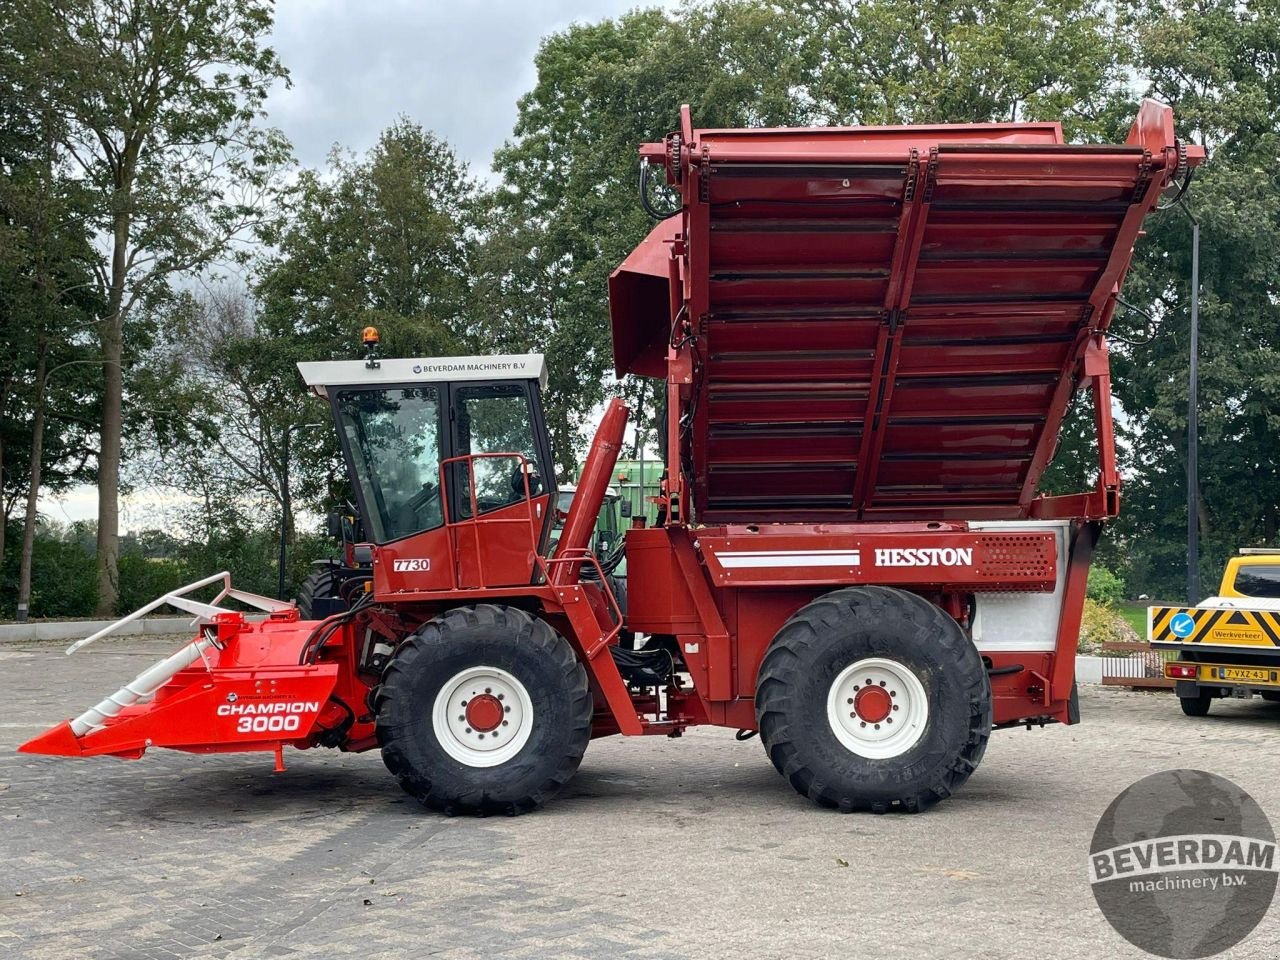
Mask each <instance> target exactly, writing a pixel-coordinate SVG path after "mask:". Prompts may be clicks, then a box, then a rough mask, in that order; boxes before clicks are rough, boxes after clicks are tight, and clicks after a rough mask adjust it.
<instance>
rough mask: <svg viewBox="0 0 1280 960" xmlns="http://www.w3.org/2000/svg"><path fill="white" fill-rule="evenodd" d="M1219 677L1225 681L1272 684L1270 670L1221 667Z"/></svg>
mask: <svg viewBox="0 0 1280 960" xmlns="http://www.w3.org/2000/svg"><path fill="white" fill-rule="evenodd" d="M1218 676H1219V677H1220V678H1221V679H1223V680H1239V681H1242V682H1244V683H1270V682H1271V671H1270V670H1250V669H1248V668H1246V667H1219V668H1218Z"/></svg>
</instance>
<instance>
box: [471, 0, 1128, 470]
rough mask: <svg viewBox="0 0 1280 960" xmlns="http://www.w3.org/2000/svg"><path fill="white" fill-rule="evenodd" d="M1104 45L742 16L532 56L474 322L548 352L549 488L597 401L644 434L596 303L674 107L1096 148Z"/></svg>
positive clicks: (966, 12)
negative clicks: (1082, 142) (1070, 141)
mask: <svg viewBox="0 0 1280 960" xmlns="http://www.w3.org/2000/svg"><path fill="white" fill-rule="evenodd" d="M1113 34H1114V29H1113V27H1112V25H1111V23H1110V21H1109V19H1108V16H1107V11H1106V8H1105V7H1104V6H1103V5H1101V4H1099V3H1095V2H1086V0H1055V2H1053V3H1043V2H1032V0H980V2H976V3H968V4H962V5H961V4H955V3H950V2H946V0H929V2H925V3H923V4H922V3H920V2H919V0H868V2H858V3H854V2H847V0H782V2H774V3H766V2H759V0H747V2H712V3H703V4H690V5H688V6H685V7H682V8H680V9H679V10H678V11H676V12H675V13H672V14H668V13H665V12H662V11H655V10H648V11H640V12H636V13H631V14H627V15H625V16H622V17H620V18H618V19H617V20H606V21H602V22H600V23H595V24H589V25H576V26H573V27H570V28H569V29H567V30H566V31H564V32H563V33H559V34H555V35H553V36H551V37H548V38H547V39H546V40H544V41H543V44H542V47H541V49H540V50H539V52H538V55H537V58H536V65H537V68H538V81H537V84H536V85H535V87H534V88H533V90H532V91H530V92H529V93H528V94H526V95H525V96H524V97H522V98H521V100H520V103H519V115H518V118H517V121H516V127H515V131H514V134H513V136H512V138H511V139H510V140H509V141H508V142H507V144H506V145H504V147H503V148H502V149H501V150H500V151H498V153H497V155H496V157H495V161H494V169H495V170H496V171H497V172H498V173H499V174H500V176H501V177H502V186H501V189H500V190H499V191H498V192H497V193H496V195H495V197H494V200H493V203H494V210H493V214H492V215H493V216H494V218H495V220H494V222H495V224H496V226H491V227H490V228H489V229H488V230H487V232H486V237H487V239H486V243H485V246H484V249H483V251H482V252H481V254H480V257H479V259H478V263H479V270H478V275H477V281H476V287H475V289H476V292H477V306H476V308H475V310H474V312H475V315H476V316H477V318H483V320H484V321H485V322H487V323H488V324H489V325H490V330H491V336H492V338H493V339H494V340H495V341H496V342H497V343H498V344H500V345H503V346H505V347H507V348H518V349H526V348H531V347H533V348H537V349H540V350H542V351H544V352H545V353H547V354H548V358H549V365H550V370H551V375H550V389H549V396H548V403H547V406H548V421H549V424H550V427H551V430H552V433H553V437H554V439H555V445H556V449H557V456H558V458H559V460H560V463H559V466H560V469H561V471H562V473H564V474H571V473H572V472H573V470H574V469H575V468H576V453H577V451H578V450H579V449H580V448H581V446H582V443H583V440H582V437H581V434H580V425H581V424H582V422H583V420H584V419H585V418H586V416H587V415H588V414H589V412H590V411H591V410H593V409H595V408H596V407H597V406H598V405H599V403H600V402H601V401H602V399H603V398H604V396H605V394H606V393H607V392H609V391H611V390H616V391H620V392H622V393H624V394H626V395H628V396H629V397H630V398H631V399H632V401H633V405H635V403H636V402H639V403H640V404H641V405H642V410H641V411H640V413H641V419H642V421H648V422H651V421H652V418H653V413H654V411H653V408H652V407H651V406H649V404H651V403H652V400H651V399H650V396H651V394H650V395H648V396H646V395H645V394H643V393H642V386H641V385H640V384H634V383H623V384H619V385H614V384H612V383H611V378H610V376H609V373H608V371H609V368H610V367H611V363H610V349H609V337H608V329H609V328H608V322H607V305H606V299H605V290H606V280H607V277H608V275H609V273H610V271H612V270H613V269H614V268H615V267H616V266H617V265H618V263H619V262H620V261H621V260H622V259H623V258H624V257H625V256H626V255H627V254H628V253H629V252H630V250H631V249H632V248H633V247H634V245H635V244H636V243H637V242H638V241H639V240H640V239H642V238H643V237H644V235H645V233H646V232H647V231H648V229H649V228H650V227H651V226H652V222H651V221H650V220H649V219H648V218H647V217H646V216H645V214H644V213H643V212H642V211H641V209H640V206H639V204H638V203H637V201H636V172H637V158H636V146H637V144H639V143H641V142H644V141H649V140H656V139H659V138H661V137H662V136H663V135H664V134H665V133H666V132H667V131H668V130H671V129H672V128H673V127H674V126H675V124H676V122H677V117H678V110H679V107H680V104H681V103H689V104H690V106H691V109H692V114H693V118H694V123H695V125H696V126H699V127H716V126H760V125H784V126H785V125H801V124H825V123H851V122H857V123H904V122H937V121H941V120H950V121H988V120H1007V119H1011V118H1012V119H1020V120H1023V119H1045V118H1049V119H1061V118H1062V117H1063V116H1064V115H1065V116H1066V118H1067V125H1068V129H1069V132H1070V133H1071V134H1072V135H1074V136H1077V137H1096V136H1101V135H1103V134H1104V133H1106V134H1109V133H1110V132H1111V126H1112V124H1113V114H1116V113H1118V112H1120V108H1119V107H1118V106H1117V104H1118V103H1120V102H1121V101H1122V100H1123V99H1124V98H1122V97H1121V96H1120V94H1119V92H1118V91H1119V88H1120V80H1121V79H1122V78H1123V69H1122V66H1121V64H1120V63H1119V61H1118V59H1117V54H1118V51H1119V50H1120V46H1119V45H1118V44H1117V43H1116V42H1115V41H1114V39H1113ZM925 78H927V80H926V79H925ZM1125 109H1127V107H1125ZM651 430H652V428H651V427H650V428H649V432H650V435H651Z"/></svg>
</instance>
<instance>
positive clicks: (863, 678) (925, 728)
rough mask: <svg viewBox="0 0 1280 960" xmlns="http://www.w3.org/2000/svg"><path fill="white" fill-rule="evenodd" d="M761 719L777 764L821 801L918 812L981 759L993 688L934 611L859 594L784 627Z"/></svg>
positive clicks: (966, 646) (837, 596)
mask: <svg viewBox="0 0 1280 960" xmlns="http://www.w3.org/2000/svg"><path fill="white" fill-rule="evenodd" d="M868 680H870V681H871V682H870V684H868V683H867V681H868ZM756 719H757V721H758V723H759V727H760V739H761V740H762V741H763V742H764V745H765V749H766V750H767V751H768V754H769V759H771V760H772V761H773V765H774V766H775V767H777V769H778V772H779V773H781V774H782V775H783V776H785V777H786V778H787V779H788V780H789V781H790V782H791V785H792V786H793V787H795V789H796V790H797V791H799V792H800V793H802V794H804V795H805V796H807V797H809V798H810V799H811V800H813V801H814V802H816V803H818V804H820V805H822V806H825V807H834V808H836V809H838V810H840V811H842V812H845V813H848V812H850V811H853V810H870V811H872V812H874V813H886V812H888V811H889V810H902V811H906V812H909V813H917V812H919V811H922V810H925V809H927V808H929V807H931V806H933V804H935V803H937V802H938V801H939V800H943V799H945V798H946V797H949V796H950V795H951V794H952V793H953V792H955V791H956V790H957V789H958V788H959V787H960V786H961V785H962V784H963V783H964V782H965V781H966V780H967V779H968V778H969V775H970V774H972V773H973V771H974V770H975V769H976V768H977V766H978V763H979V762H980V761H981V759H982V755H983V753H984V752H985V750H986V746H987V740H988V738H989V737H990V735H991V683H990V680H989V679H988V677H987V672H986V669H985V668H984V666H983V663H982V658H981V657H980V656H979V655H978V651H977V649H976V648H975V647H974V645H973V643H972V642H971V641H970V640H969V638H968V637H966V636H965V634H964V632H963V631H962V630H961V629H960V626H959V624H957V623H956V622H955V620H953V619H952V618H951V617H949V616H947V615H946V614H945V613H943V612H942V611H941V610H939V609H938V608H937V607H936V606H934V605H933V604H932V603H929V602H928V601H927V600H924V599H923V598H921V597H918V596H916V595H915V594H911V593H906V592H904V591H901V590H894V589H890V588H887V587H848V588H845V589H842V590H836V591H834V592H832V593H829V594H827V595H826V596H823V597H820V598H819V599H817V600H815V601H813V602H812V603H810V604H808V605H807V606H805V607H803V608H801V609H800V610H799V611H798V612H797V613H796V614H795V615H794V616H793V617H792V618H791V619H790V620H788V621H787V622H786V623H785V624H784V625H783V627H782V629H781V630H779V631H778V634H777V636H776V637H774V640H773V643H772V644H771V645H770V647H769V650H768V652H767V653H766V654H765V657H764V661H763V662H762V663H761V665H760V672H759V678H758V680H757V684H756ZM895 721H896V722H897V724H898V726H896V727H895V726H893V724H894V722H895Z"/></svg>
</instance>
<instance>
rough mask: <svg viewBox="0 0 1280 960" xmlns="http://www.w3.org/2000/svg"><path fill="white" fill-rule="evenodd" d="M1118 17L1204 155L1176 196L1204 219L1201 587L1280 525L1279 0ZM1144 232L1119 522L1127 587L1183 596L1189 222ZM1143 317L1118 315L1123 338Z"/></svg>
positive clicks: (1129, 11)
mask: <svg viewBox="0 0 1280 960" xmlns="http://www.w3.org/2000/svg"><path fill="white" fill-rule="evenodd" d="M1120 12H1121V22H1122V25H1123V26H1124V28H1125V34H1126V36H1127V37H1128V38H1129V39H1130V41H1131V49H1132V51H1133V62H1134V65H1135V69H1136V71H1137V72H1138V74H1139V75H1141V76H1145V77H1147V78H1149V79H1148V81H1147V84H1148V86H1147V90H1148V92H1149V93H1150V94H1151V95H1152V96H1155V97H1157V98H1159V99H1162V100H1164V101H1166V102H1168V103H1170V104H1172V105H1173V107H1174V110H1175V116H1176V118H1177V121H1178V124H1179V132H1180V133H1181V135H1183V136H1185V137H1187V138H1189V139H1190V140H1191V141H1193V142H1197V143H1201V144H1203V145H1205V146H1206V147H1207V148H1208V150H1209V153H1210V158H1209V162H1208V163H1207V164H1206V165H1205V167H1204V168H1202V169H1201V170H1200V171H1199V172H1198V173H1197V175H1196V178H1195V182H1194V186H1193V188H1192V190H1191V192H1190V194H1189V196H1188V201H1187V204H1186V207H1185V209H1186V210H1190V211H1194V214H1195V216H1196V217H1198V218H1199V220H1200V222H1201V241H1200V242H1201V251H1200V260H1201V264H1200V269H1201V287H1202V292H1201V303H1200V388H1199V389H1200V395H1199V413H1200V429H1201V435H1200V484H1201V501H1200V505H1199V510H1198V512H1199V515H1200V518H1199V520H1200V528H1201V534H1202V537H1203V544H1202V556H1203V563H1204V566H1203V568H1202V570H1201V578H1202V581H1203V583H1204V584H1205V588H1206V589H1210V588H1211V587H1210V585H1211V584H1212V583H1214V582H1215V581H1216V578H1217V573H1218V572H1219V571H1220V570H1221V569H1222V565H1223V563H1224V562H1225V560H1226V558H1227V557H1228V556H1229V555H1230V554H1231V553H1232V552H1234V551H1235V550H1236V549H1237V548H1238V547H1241V546H1248V545H1252V544H1257V543H1268V542H1272V539H1273V538H1274V537H1275V535H1276V534H1277V532H1278V531H1280V461H1277V458H1276V455H1275V450H1276V440H1277V432H1278V431H1280V362H1278V361H1280V354H1277V343H1280V313H1278V312H1277V310H1276V308H1275V304H1276V297H1277V294H1278V293H1280V247H1278V246H1277V244H1276V243H1275V237H1276V235H1277V233H1278V232H1280V180H1277V177H1276V157H1277V155H1280V66H1278V65H1277V61H1276V57H1275V50H1276V48H1277V42H1278V38H1280V8H1277V6H1276V5H1275V4H1274V3H1269V2H1261V3H1257V2H1254V3H1244V4H1237V3H1228V2H1223V0H1211V2H1207V3H1201V2H1195V3H1190V2H1183V0H1179V2H1174V3H1172V4H1170V3H1157V2H1154V0H1131V2H1127V3H1124V4H1122V5H1121V7H1120ZM1148 229H1149V232H1150V236H1149V237H1148V238H1147V239H1146V240H1145V241H1144V242H1143V243H1142V244H1140V245H1139V248H1138V261H1137V262H1136V264H1135V268H1134V272H1133V276H1132V277H1131V278H1130V280H1129V282H1128V284H1127V285H1126V297H1127V298H1129V299H1130V300H1131V301H1132V302H1134V303H1136V304H1138V305H1140V306H1143V307H1145V308H1147V309H1148V310H1149V311H1150V312H1151V313H1152V314H1153V315H1154V316H1155V317H1156V318H1157V319H1158V320H1159V321H1160V325H1159V328H1158V329H1159V334H1158V336H1157V337H1156V339H1155V340H1154V342H1152V343H1151V344H1150V345H1149V346H1146V347H1136V348H1121V349H1120V350H1119V351H1118V355H1117V356H1116V357H1115V360H1114V371H1115V377H1116V394H1117V396H1118V398H1119V399H1120V401H1121V403H1122V404H1123V406H1124V410H1125V412H1126V415H1127V417H1126V422H1125V437H1126V440H1127V441H1128V442H1127V444H1126V446H1125V451H1126V454H1127V455H1126V462H1125V467H1126V472H1127V475H1128V479H1129V485H1128V487H1127V488H1126V492H1125V501H1124V514H1123V516H1122V518H1121V521H1120V525H1119V528H1118V530H1117V531H1116V533H1117V540H1118V541H1119V542H1120V543H1121V544H1122V545H1123V548H1124V550H1125V552H1126V553H1127V554H1128V555H1129V557H1130V562H1131V564H1132V571H1131V573H1130V577H1129V582H1130V585H1131V587H1133V588H1134V589H1135V590H1136V591H1139V592H1145V593H1149V594H1152V595H1163V596H1166V597H1174V598H1181V597H1182V596H1183V594H1184V592H1185V587H1184V584H1185V582H1186V579H1185V578H1186V552H1185V537H1186V523H1187V512H1186V479H1185V478H1186V449H1187V440H1186V430H1187V369H1188V361H1187V353H1188V345H1189V344H1188V334H1189V316H1190V303H1189V299H1190V298H1189V294H1190V289H1189V283H1188V279H1189V276H1190V263H1191V223H1190V219H1189V218H1188V217H1187V216H1185V213H1184V210H1180V209H1176V210H1172V211H1170V212H1168V213H1165V214H1163V215H1161V216H1158V217H1156V218H1153V219H1152V220H1151V221H1150V222H1149V227H1148ZM1145 326H1146V321H1145V320H1143V319H1142V318H1141V317H1139V316H1135V315H1132V314H1131V315H1129V316H1121V317H1120V318H1119V327H1120V329H1122V330H1125V331H1126V332H1129V334H1130V335H1133V333H1134V332H1135V331H1140V330H1141V329H1142V328H1143V327H1145Z"/></svg>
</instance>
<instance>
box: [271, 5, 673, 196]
mask: <svg viewBox="0 0 1280 960" xmlns="http://www.w3.org/2000/svg"><path fill="white" fill-rule="evenodd" d="M651 5H653V6H659V5H666V6H674V0H663V2H661V3H653V4H651ZM636 6H637V4H636V2H635V0H589V2H582V0H577V2H575V0H524V2H522V0H484V2H477V0H470V2H468V0H462V2H453V3H445V2H440V0H425V2H424V0H418V2H415V0H375V2H361V0H281V2H280V3H278V4H277V7H276V27H275V33H274V35H273V38H272V44H273V46H274V47H275V49H276V52H277V54H279V56H280V58H281V60H282V61H283V63H284V64H285V65H286V66H287V67H288V68H289V70H290V72H291V74H292V79H293V87H292V88H291V89H285V88H284V87H283V85H281V86H279V87H278V88H277V89H275V90H274V91H273V92H272V94H271V97H270V99H269V101H268V104H267V109H268V111H269V120H270V122H271V123H273V124H275V125H276V126H279V127H280V128H281V129H282V130H283V131H284V132H285V134H286V136H288V137H289V138H290V140H292V141H293V144H294V148H295V150H296V152H297V155H298V159H299V160H300V161H301V162H302V163H303V164H304V165H306V166H320V165H322V164H323V163H324V160H325V157H326V155H327V154H328V152H329V149H330V148H331V147H332V146H333V145H334V144H335V143H339V144H341V145H342V146H344V147H349V148H351V149H353V150H356V151H357V152H359V151H363V150H366V149H368V148H369V147H370V146H372V145H373V143H374V141H375V140H376V139H377V137H378V134H379V133H380V132H381V131H382V130H384V129H385V128H386V127H387V126H389V125H390V124H391V123H393V122H394V121H395V119H396V118H397V117H398V116H400V115H401V114H404V115H405V116H408V117H410V118H411V119H413V120H416V121H418V122H419V123H421V124H422V125H423V126H425V127H427V128H428V129H430V130H432V131H433V132H435V133H436V134H437V135H438V136H441V137H443V138H445V139H446V140H448V141H449V142H450V143H451V144H452V145H453V146H454V148H455V149H456V150H457V151H458V153H459V155H460V156H461V157H462V158H463V159H464V160H466V161H468V162H469V163H470V164H471V167H472V170H473V172H475V173H476V174H478V175H480V176H485V175H486V174H487V173H488V170H489V163H490V159H491V157H492V154H493V151H494V150H495V149H496V148H497V147H498V146H500V145H501V144H502V141H503V140H504V139H505V138H506V137H508V136H509V135H510V133H511V130H512V128H513V126H514V125H515V119H516V101H517V100H518V99H519V97H520V96H521V94H523V93H525V92H526V91H528V90H530V89H531V88H532V87H533V85H534V82H535V80H536V72H535V70H534V64H533V58H534V56H535V54H536V53H537V51H538V44H539V43H540V41H541V40H542V38H543V37H545V36H547V35H548V34H551V33H554V32H557V31H560V30H563V29H565V28H566V27H568V26H569V25H570V24H572V23H574V22H583V23H588V22H594V21H598V20H602V19H605V18H607V17H616V16H618V15H620V14H622V13H624V12H626V11H627V10H629V9H633V8H635V7H636Z"/></svg>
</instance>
